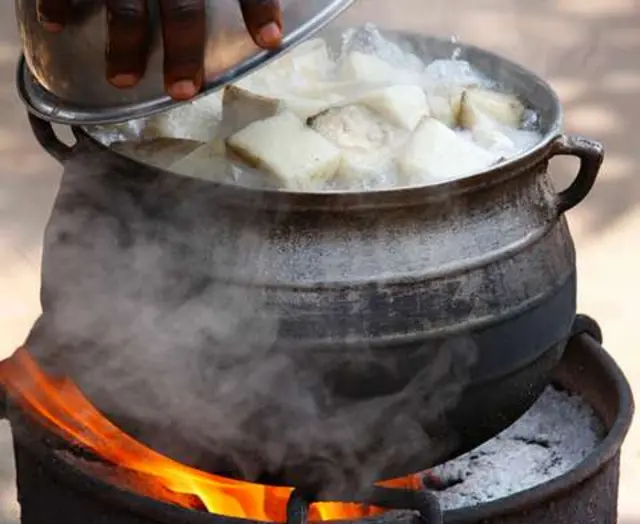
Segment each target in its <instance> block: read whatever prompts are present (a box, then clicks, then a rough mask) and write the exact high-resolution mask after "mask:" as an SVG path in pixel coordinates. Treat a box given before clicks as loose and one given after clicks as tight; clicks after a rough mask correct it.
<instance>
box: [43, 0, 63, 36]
mask: <svg viewBox="0 0 640 524" xmlns="http://www.w3.org/2000/svg"><path fill="white" fill-rule="evenodd" d="M70 7H71V0H38V20H39V21H40V23H41V24H42V26H43V27H44V28H45V30H47V31H49V32H50V33H59V32H60V31H62V28H63V27H64V25H65V23H66V22H67V18H68V16H69V11H70Z"/></svg>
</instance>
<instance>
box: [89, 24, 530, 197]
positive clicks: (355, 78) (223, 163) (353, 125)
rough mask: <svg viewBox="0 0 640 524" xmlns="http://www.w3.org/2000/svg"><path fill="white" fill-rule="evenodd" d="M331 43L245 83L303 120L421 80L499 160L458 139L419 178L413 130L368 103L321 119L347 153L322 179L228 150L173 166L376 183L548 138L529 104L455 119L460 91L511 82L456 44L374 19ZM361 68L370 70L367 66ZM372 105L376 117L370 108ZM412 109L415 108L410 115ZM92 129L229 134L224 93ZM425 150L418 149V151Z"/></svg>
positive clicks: (216, 174)
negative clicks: (441, 45)
mask: <svg viewBox="0 0 640 524" xmlns="http://www.w3.org/2000/svg"><path fill="white" fill-rule="evenodd" d="M322 45H323V43H322V41H321V40H319V39H318V40H313V41H310V42H306V43H305V44H302V46H300V47H299V48H297V49H295V50H293V51H292V52H290V53H287V54H286V55H284V56H283V57H282V58H280V59H279V60H277V61H275V62H273V63H272V64H270V65H269V66H266V67H264V68H262V69H260V70H258V71H256V72H255V73H253V74H251V75H250V76H248V77H245V78H244V79H242V80H240V81H239V82H237V84H236V86H237V87H240V88H242V89H244V90H246V91H248V92H250V93H252V94H254V95H259V96H263V97H267V98H269V99H274V100H278V101H284V107H285V108H286V109H293V110H294V112H295V113H297V115H298V116H299V117H300V118H301V119H302V120H306V119H308V118H309V117H311V118H313V117H315V116H317V115H318V114H322V113H323V112H324V111H326V110H327V109H331V108H333V109H336V108H338V109H340V108H344V107H345V106H350V105H353V104H355V105H360V106H361V104H360V101H361V100H362V99H363V97H364V96H366V94H367V93H370V92H372V90H378V89H383V88H385V87H392V86H396V87H397V86H417V87H419V88H420V89H421V90H422V91H423V92H424V93H425V94H426V100H427V106H428V111H429V113H430V114H431V116H433V117H435V118H436V119H438V120H440V121H442V122H444V123H445V124H447V125H448V127H449V128H451V129H452V131H453V132H454V133H455V135H456V136H457V137H458V138H460V139H462V140H463V141H464V142H466V143H469V144H472V146H471V147H473V148H474V150H475V148H480V149H482V150H483V151H484V152H486V155H488V156H487V159H490V161H489V160H487V161H486V162H485V163H484V164H477V165H476V164H469V165H470V167H469V169H467V170H465V168H464V167H461V166H459V165H457V164H459V162H460V160H461V159H460V158H456V157H460V156H462V157H465V156H467V153H465V152H464V151H465V150H464V149H459V148H458V149H448V146H444V145H443V146H438V147H440V149H441V150H440V151H436V152H435V153H434V152H432V154H431V158H432V159H433V160H432V161H433V162H435V163H436V164H440V169H436V171H439V172H441V173H439V174H438V175H437V176H434V175H433V172H432V171H433V170H432V171H431V172H424V173H423V172H421V171H420V172H418V173H417V174H415V175H411V176H407V175H406V174H405V175H403V172H402V170H401V169H400V168H399V167H398V166H399V158H400V157H401V155H402V151H403V150H406V148H407V147H408V146H407V144H408V142H409V140H410V138H411V136H412V131H411V129H409V130H407V129H406V128H405V129H403V128H402V126H398V125H396V124H397V123H395V122H394V124H393V125H389V123H388V122H387V123H386V124H380V120H381V119H380V118H379V115H378V116H377V117H376V116H375V115H373V114H374V113H375V112H376V107H373V110H368V109H367V108H362V107H361V111H360V113H361V114H360V116H359V117H358V118H354V115H353V114H351V113H349V111H344V112H340V113H336V116H335V118H334V122H330V125H328V126H327V125H324V126H321V127H322V129H320V132H322V134H323V136H324V137H325V138H327V139H328V140H329V141H330V142H333V143H334V145H338V146H339V147H340V148H341V150H342V151H343V157H342V160H341V163H340V168H339V169H338V171H337V173H336V174H335V175H334V176H330V177H325V178H322V177H321V180H320V181H318V179H317V177H316V178H315V179H313V180H311V179H309V180H303V181H302V182H300V183H298V182H296V184H289V181H288V180H282V179H280V180H279V179H277V177H276V179H275V181H274V179H273V177H269V176H268V175H265V174H264V173H263V174H262V175H258V176H256V172H255V169H252V168H250V167H249V166H247V165H243V164H242V163H241V162H240V163H239V162H237V159H236V160H234V161H233V162H232V161H230V160H228V159H226V158H225V155H224V152H222V153H221V154H220V157H219V158H218V157H216V158H215V159H214V160H215V161H213V160H212V161H211V162H209V161H208V160H207V159H208V158H209V156H206V158H205V159H204V161H203V160H202V159H200V160H199V161H198V163H197V164H191V165H189V166H188V168H187V169H186V171H185V170H183V169H182V167H181V165H180V164H179V163H176V165H175V169H172V166H173V164H172V166H169V169H170V170H174V171H176V172H177V173H178V174H183V175H187V176H195V177H198V178H204V179H208V180H213V181H217V182H223V183H232V184H239V185H245V186H246V185H249V186H256V185H258V186H264V185H268V186H274V185H275V187H279V188H281V189H287V190H298V191H299V190H302V191H336V190H337V191H371V190H380V189H388V188H395V187H403V186H416V185H428V184H433V183H439V182H443V181H448V180H451V179H454V178H461V177H463V176H468V175H470V174H472V173H473V172H478V171H482V170H484V169H486V168H488V167H490V165H493V164H496V163H499V162H501V161H504V160H506V159H509V158H512V157H514V156H517V155H519V154H521V153H523V152H525V151H527V150H529V149H531V148H532V147H533V146H535V145H536V144H537V143H538V142H539V141H540V140H541V133H540V132H539V129H538V127H537V115H536V113H535V112H534V111H532V110H531V109H528V108H525V110H524V113H523V115H522V116H521V118H520V121H519V122H518V125H517V126H511V125H504V123H501V122H499V121H498V120H496V119H493V118H491V117H489V118H487V119H486V120H485V124H487V125H483V126H480V125H478V126H476V127H472V128H471V129H463V128H461V127H460V126H459V125H458V123H457V122H453V121H450V120H451V118H452V117H451V115H449V114H448V113H447V112H449V113H451V114H453V113H456V111H458V110H457V109H455V108H453V107H454V106H453V105H452V104H453V103H452V102H451V100H453V98H452V96H454V95H453V94H455V93H460V92H461V91H462V90H464V89H466V88H468V87H469V86H474V87H478V88H482V89H490V90H494V91H497V92H500V91H502V88H501V86H500V85H498V84H497V83H496V82H495V81H494V80H493V79H491V78H488V77H487V76H485V75H483V74H482V73H481V72H479V71H478V70H476V69H475V68H474V67H473V65H472V64H469V63H468V62H466V61H464V60H461V59H459V52H458V51H456V49H455V48H454V51H453V53H452V56H451V58H450V59H446V60H443V59H437V60H429V59H427V58H425V57H419V56H417V55H416V54H414V52H412V50H411V48H410V46H408V45H407V46H404V45H403V43H402V42H399V43H398V42H391V41H390V40H388V39H387V38H385V37H384V36H383V35H382V34H381V33H380V31H378V29H377V28H376V27H375V26H373V25H370V24H369V25H365V26H364V27H361V28H358V29H350V30H348V31H346V32H345V33H344V34H343V35H342V40H341V42H340V44H339V45H338V46H336V47H337V49H336V48H335V47H334V48H333V49H331V48H329V47H327V49H328V50H329V54H328V56H326V57H323V56H322V53H321V51H322ZM358 53H359V54H360V56H362V55H366V56H367V57H374V58H375V59H377V61H376V62H374V63H373V64H370V63H368V64H367V63H365V64H355V65H354V63H353V60H351V58H352V57H353V56H354V54H358ZM350 60H351V62H350ZM358 67H360V68H361V70H357V69H358ZM354 68H355V72H354ZM443 104H444V105H443ZM454 105H455V104H454ZM456 107H457V106H456ZM340 110H341V109H340ZM443 110H444V113H443ZM341 111H342V110H341ZM364 111H368V113H370V114H372V115H373V116H371V117H368V116H367V115H364ZM410 113H411V112H410V111H409V112H408V114H410ZM363 115H364V116H363ZM365 117H367V118H368V120H367V118H365ZM325 120H327V118H325ZM367 126H369V127H367ZM487 126H488V127H487ZM331 128H333V129H334V130H335V129H336V128H340V131H341V133H342V135H343V137H344V135H348V134H349V133H354V134H356V133H360V135H362V136H364V137H365V138H367V137H368V138H371V135H375V134H376V133H377V134H380V133H383V134H385V136H386V137H391V138H389V139H388V140H386V141H385V142H384V143H381V142H380V141H378V142H376V141H375V140H374V139H373V138H372V139H371V140H369V143H368V144H364V145H363V144H358V145H356V146H354V147H347V148H346V149H345V147H344V143H342V142H341V141H340V140H337V139H336V136H335V133H332V132H330V131H329V132H324V131H325V130H326V129H331ZM316 130H317V129H316ZM90 131H91V132H92V134H94V135H95V136H97V137H98V138H99V140H101V141H102V142H103V143H105V144H106V145H109V144H111V143H113V142H116V141H137V140H139V139H154V138H158V137H171V138H182V139H190V140H195V141H198V142H202V143H212V142H213V143H215V142H220V141H222V143H224V142H223V141H224V139H226V138H228V134H227V133H225V130H224V125H223V95H222V93H221V92H217V93H213V94H211V95H208V96H205V97H203V98H200V99H198V100H196V101H194V102H192V103H190V104H186V105H183V106H181V107H179V108H176V109H173V110H171V111H169V112H166V113H164V114H161V115H159V116H154V117H151V118H149V119H146V120H137V121H133V122H129V123H126V124H123V125H119V126H115V127H114V126H110V127H102V128H94V129H92V130H90ZM414 131H415V130H414ZM347 138H348V137H347ZM282 140H283V141H287V140H288V137H287V136H283V137H282ZM291 142H292V144H291V145H290V147H292V148H293V147H296V144H295V141H293V140H292V141H291ZM434 147H436V146H434ZM403 148H404V149H403ZM420 149H421V148H420V147H418V149H417V150H418V151H419V150H420ZM422 149H424V148H422ZM222 151H224V147H223V148H222ZM211 154H212V153H211V152H209V153H208V155H211ZM434 155H438V156H437V157H435V156H434ZM132 156H134V157H135V152H132ZM418 160H419V159H418ZM183 164H184V163H183ZM470 170H471V171H470ZM427 171H428V170H427ZM449 171H450V172H449ZM266 179H269V180H268V183H267V182H265V180H266Z"/></svg>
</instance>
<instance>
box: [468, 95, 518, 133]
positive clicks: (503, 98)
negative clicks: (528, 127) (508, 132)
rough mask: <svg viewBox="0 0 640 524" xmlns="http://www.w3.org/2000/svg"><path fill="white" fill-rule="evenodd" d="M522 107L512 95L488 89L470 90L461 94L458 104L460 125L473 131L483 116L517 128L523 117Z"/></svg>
mask: <svg viewBox="0 0 640 524" xmlns="http://www.w3.org/2000/svg"><path fill="white" fill-rule="evenodd" d="M524 110H525V108H524V105H523V104H522V102H520V100H518V98H517V97H516V96H514V95H510V94H507V93H499V92H497V91H490V90H488V89H480V88H470V89H466V90H465V91H464V93H463V94H462V100H461V102H460V125H461V126H462V127H465V128H467V129H473V127H475V126H476V125H478V124H479V123H480V124H481V123H482V119H483V117H484V116H486V117H489V118H492V119H494V120H495V121H496V122H498V123H500V124H502V125H505V126H508V127H512V128H518V127H520V124H521V122H522V117H523V115H524Z"/></svg>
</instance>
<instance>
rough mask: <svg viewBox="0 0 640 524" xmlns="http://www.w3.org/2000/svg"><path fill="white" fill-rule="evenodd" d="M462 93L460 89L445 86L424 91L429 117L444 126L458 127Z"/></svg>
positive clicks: (432, 87)
mask: <svg viewBox="0 0 640 524" xmlns="http://www.w3.org/2000/svg"><path fill="white" fill-rule="evenodd" d="M463 92H464V89H463V88H461V87H455V86H449V85H445V84H442V85H437V86H431V87H430V88H429V89H427V90H426V96H427V104H428V107H429V114H430V116H432V117H433V118H436V119H437V120H439V121H440V122H442V123H443V124H445V125H446V126H449V127H456V126H458V122H459V119H460V108H461V102H462V93H463Z"/></svg>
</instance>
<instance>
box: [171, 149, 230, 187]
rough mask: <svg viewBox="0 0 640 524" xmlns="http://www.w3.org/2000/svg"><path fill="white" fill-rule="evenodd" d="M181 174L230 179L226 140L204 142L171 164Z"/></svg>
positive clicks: (209, 178) (217, 179)
mask: <svg viewBox="0 0 640 524" xmlns="http://www.w3.org/2000/svg"><path fill="white" fill-rule="evenodd" d="M169 170H170V171H173V172H175V173H178V174H180V175H184V176H189V177H194V178H200V179H203V180H211V181H215V182H222V181H225V180H228V175H229V170H230V162H229V161H228V160H227V159H226V158H225V145H224V142H221V141H220V140H216V141H214V142H211V143H209V144H204V145H202V146H200V147H199V148H197V149H196V150H194V151H192V152H191V153H190V154H188V155H186V156H184V157H182V158H181V159H180V160H178V161H176V162H174V163H173V164H171V165H170V166H169Z"/></svg>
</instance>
